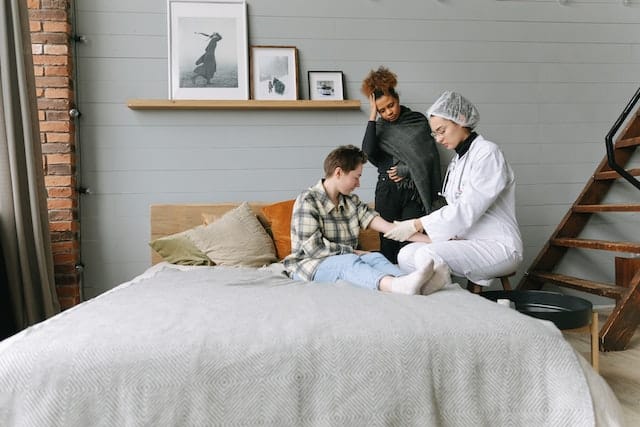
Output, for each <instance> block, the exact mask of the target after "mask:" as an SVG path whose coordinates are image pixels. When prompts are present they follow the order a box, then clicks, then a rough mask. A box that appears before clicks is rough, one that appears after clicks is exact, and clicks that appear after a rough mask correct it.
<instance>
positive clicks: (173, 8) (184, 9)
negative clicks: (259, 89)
mask: <svg viewBox="0 0 640 427" xmlns="http://www.w3.org/2000/svg"><path fill="white" fill-rule="evenodd" d="M167 23H168V31H167V37H168V40H169V43H168V44H169V56H168V59H169V61H168V62H169V98H170V99H240V100H246V99H249V67H248V62H249V58H248V56H249V55H248V47H249V45H248V41H247V40H248V39H247V4H246V1H245V0H224V1H217V0H199V1H195V0H167Z"/></svg>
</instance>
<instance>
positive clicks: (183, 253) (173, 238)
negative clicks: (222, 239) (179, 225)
mask: <svg viewBox="0 0 640 427" xmlns="http://www.w3.org/2000/svg"><path fill="white" fill-rule="evenodd" d="M202 228H204V226H202V225H200V226H198V227H195V228H192V229H190V230H187V231H182V232H180V233H176V234H172V235H170V236H165V237H160V238H158V239H156V240H154V241H152V242H149V246H151V247H152V248H153V249H154V250H155V251H156V252H158V253H159V254H160V255H161V256H162V258H163V259H164V260H165V261H167V262H170V263H171V264H181V265H213V262H212V261H211V260H210V259H209V257H208V256H207V255H206V254H205V253H204V252H202V251H201V250H200V249H198V247H197V246H196V245H195V243H193V240H191V238H190V236H191V235H193V233H198V232H199V231H200V230H199V229H202Z"/></svg>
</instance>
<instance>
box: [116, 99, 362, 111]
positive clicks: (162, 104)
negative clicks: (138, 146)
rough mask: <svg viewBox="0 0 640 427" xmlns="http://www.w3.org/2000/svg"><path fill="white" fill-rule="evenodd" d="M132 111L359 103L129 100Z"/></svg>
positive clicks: (352, 104) (349, 106)
mask: <svg viewBox="0 0 640 427" xmlns="http://www.w3.org/2000/svg"><path fill="white" fill-rule="evenodd" d="M127 107H129V108H131V109H132V110H359V109H360V101H359V100H357V99H347V100H344V101H312V100H308V99H300V100H296V101H271V100H269V101H258V100H255V99H250V100H247V101H244V100H218V101H211V100H201V99H129V100H128V101H127Z"/></svg>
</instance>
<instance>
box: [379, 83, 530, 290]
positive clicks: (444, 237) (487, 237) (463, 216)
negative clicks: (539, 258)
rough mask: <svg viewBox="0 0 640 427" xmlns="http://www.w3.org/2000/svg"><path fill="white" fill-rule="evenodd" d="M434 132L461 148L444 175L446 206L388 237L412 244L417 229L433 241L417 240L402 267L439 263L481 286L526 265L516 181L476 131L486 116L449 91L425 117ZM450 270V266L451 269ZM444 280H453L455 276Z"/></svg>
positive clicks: (407, 250) (441, 140)
mask: <svg viewBox="0 0 640 427" xmlns="http://www.w3.org/2000/svg"><path fill="white" fill-rule="evenodd" d="M426 116H427V118H428V120H429V124H430V126H431V129H433V132H432V135H433V137H434V138H435V139H436V141H437V142H438V143H439V144H442V145H443V146H444V147H446V148H448V149H450V150H454V151H455V152H456V154H455V156H454V157H453V159H452V160H451V163H450V164H449V167H448V168H447V172H446V174H445V178H444V184H443V189H442V196H444V198H445V199H446V201H447V205H446V206H444V207H442V208H441V209H439V210H437V211H435V212H433V213H431V214H429V215H425V216H423V217H421V218H417V219H409V220H405V221H398V222H395V224H396V225H395V227H394V228H393V229H391V230H390V231H388V232H387V233H385V235H384V236H385V237H387V238H390V239H394V240H398V241H401V242H402V241H406V240H407V239H408V237H409V236H411V235H412V234H413V233H415V232H416V231H421V232H424V233H425V234H426V235H427V236H428V237H429V239H430V240H431V243H410V244H409V245H407V246H404V247H403V248H402V249H401V250H400V253H399V254H398V265H399V267H400V268H402V269H403V270H407V271H411V270H415V269H419V268H420V267H421V266H422V265H425V264H427V263H429V262H430V261H431V260H433V262H434V265H435V266H436V270H437V271H438V270H440V271H441V270H443V269H444V268H446V267H448V269H449V272H450V273H451V274H453V275H455V276H458V277H466V278H468V279H470V280H471V281H472V282H474V283H477V284H479V285H481V286H488V285H490V283H491V279H492V278H495V277H499V276H503V275H507V274H509V273H512V272H514V271H515V270H516V269H517V268H518V266H519V265H520V263H521V262H522V238H521V236H520V230H519V228H518V223H517V220H516V213H515V177H514V174H513V171H512V169H511V167H510V166H509V164H507V162H506V161H505V158H504V156H503V154H502V151H500V148H499V147H498V146H497V145H496V144H495V143H493V142H491V141H488V140H486V139H484V137H482V135H479V134H478V133H476V132H475V131H474V129H475V127H476V125H477V124H478V121H479V119H480V115H479V113H478V110H477V108H476V107H475V106H474V105H473V104H472V103H471V102H469V101H468V100H467V99H466V98H464V97H463V96H462V95H460V94H458V93H456V92H451V91H447V92H444V93H443V94H442V95H441V96H440V98H438V100H437V101H436V102H435V103H434V104H433V105H432V106H431V108H429V110H428V111H427V113H426ZM445 266H446V267H445ZM442 280H445V281H447V282H449V281H450V280H451V279H450V276H449V275H448V274H447V275H443V276H442Z"/></svg>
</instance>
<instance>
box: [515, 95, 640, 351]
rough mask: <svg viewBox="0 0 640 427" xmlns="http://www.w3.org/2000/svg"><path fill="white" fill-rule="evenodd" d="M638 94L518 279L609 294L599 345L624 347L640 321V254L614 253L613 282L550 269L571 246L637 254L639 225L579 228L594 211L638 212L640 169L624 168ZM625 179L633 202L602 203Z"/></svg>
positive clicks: (639, 130)
mask: <svg viewBox="0 0 640 427" xmlns="http://www.w3.org/2000/svg"><path fill="white" fill-rule="evenodd" d="M638 100H640V89H638V91H637V92H636V94H635V95H634V98H632V100H631V101H630V102H629V104H628V105H627V107H626V108H625V111H623V113H622V114H621V116H620V118H618V120H617V121H616V123H615V124H614V126H613V127H612V129H611V131H610V132H609V134H608V135H607V137H606V143H607V156H605V158H604V159H603V160H602V162H600V164H599V165H598V167H597V169H596V171H595V173H594V174H593V176H592V177H591V178H590V179H589V181H588V182H587V184H586V185H585V187H584V189H583V190H582V192H581V193H580V195H579V196H578V198H577V199H576V201H575V202H574V204H573V205H572V206H571V208H570V209H569V211H568V212H567V214H566V215H565V216H564V218H563V219H562V221H561V222H560V224H559V225H558V226H557V228H556V229H555V231H554V232H553V234H552V235H551V237H550V238H549V240H548V242H547V243H546V244H545V245H544V247H543V248H542V250H541V251H540V253H539V254H538V256H537V257H536V259H535V260H534V261H533V262H532V264H531V266H530V267H529V270H528V271H527V272H526V273H525V275H524V276H523V278H522V280H521V281H520V283H519V284H518V287H517V288H518V289H520V290H527V289H541V288H542V286H543V285H544V284H545V283H550V284H554V285H557V286H561V287H566V288H571V289H576V290H579V291H583V292H589V293H591V294H595V295H599V296H603V297H607V298H613V299H614V300H615V302H616V305H615V308H614V310H613V312H612V313H611V314H610V315H609V317H608V318H607V321H606V322H605V324H604V325H603V327H602V328H601V329H600V333H599V341H600V349H601V350H603V351H612V350H624V349H625V348H626V347H627V345H628V344H629V341H630V340H631V337H632V336H633V334H634V332H635V331H636V329H637V328H638V325H640V257H628V258H624V257H616V259H615V269H616V272H615V273H616V274H615V283H613V284H611V283H600V282H595V281H591V280H587V279H582V278H578V277H570V276H566V275H563V274H558V273H554V272H553V271H554V269H555V267H556V266H557V265H558V264H559V263H560V261H561V259H562V257H563V256H564V255H565V254H566V253H567V251H568V250H569V249H571V248H582V249H595V250H604V251H610V252H624V253H630V254H640V229H638V230H637V232H636V233H633V235H631V236H629V238H630V240H632V241H606V240H592V239H582V238H580V237H579V236H580V233H581V232H582V231H583V229H584V228H585V227H586V225H587V222H588V221H589V219H590V218H591V216H592V215H593V214H595V213H605V212H606V213H616V212H640V182H639V181H638V180H637V179H636V178H634V177H636V176H640V169H628V170H626V169H624V168H625V167H626V165H627V164H628V163H629V160H630V159H631V157H632V156H633V154H634V152H635V151H636V148H638V146H640V109H636V111H635V113H634V116H633V117H632V118H631V119H629V120H627V118H628V117H629V116H630V112H631V111H632V110H633V109H634V108H635V104H636V103H637V102H638ZM624 122H628V124H627V125H626V128H625V129H624V131H623V132H621V133H620V136H619V138H618V139H617V141H616V142H615V144H614V143H613V136H614V135H615V134H616V133H617V131H618V129H619V128H620V127H621V126H622V124H623V123H624ZM622 178H624V179H626V180H627V181H629V182H630V183H631V184H632V185H633V186H635V187H637V190H638V191H634V189H633V188H632V189H630V193H631V202H630V203H624V204H605V203H602V201H603V200H604V198H605V196H606V194H607V193H608V192H609V190H610V189H611V187H612V186H613V184H614V182H616V181H617V180H619V179H622Z"/></svg>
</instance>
